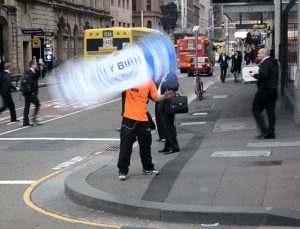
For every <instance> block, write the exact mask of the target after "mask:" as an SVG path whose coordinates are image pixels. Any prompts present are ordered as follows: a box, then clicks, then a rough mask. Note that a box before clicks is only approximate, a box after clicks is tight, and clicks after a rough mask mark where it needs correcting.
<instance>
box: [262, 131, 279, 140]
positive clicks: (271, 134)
mask: <svg viewBox="0 0 300 229" xmlns="http://www.w3.org/2000/svg"><path fill="white" fill-rule="evenodd" d="M275 138H276V135H275V132H267V133H266V134H265V135H264V139H275Z"/></svg>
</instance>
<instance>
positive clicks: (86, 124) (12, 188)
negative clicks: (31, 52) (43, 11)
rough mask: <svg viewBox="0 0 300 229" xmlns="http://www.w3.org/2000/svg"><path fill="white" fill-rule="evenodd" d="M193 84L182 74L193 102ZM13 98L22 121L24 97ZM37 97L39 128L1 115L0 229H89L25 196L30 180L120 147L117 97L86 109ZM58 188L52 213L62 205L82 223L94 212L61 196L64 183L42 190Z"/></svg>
mask: <svg viewBox="0 0 300 229" xmlns="http://www.w3.org/2000/svg"><path fill="white" fill-rule="evenodd" d="M214 79H215V78H214V77H205V78H203V80H204V82H205V85H209V84H211V82H212V81H213V80H214ZM193 80H194V78H193V77H190V78H188V77H186V76H185V74H181V78H180V82H181V88H182V91H183V93H184V94H185V95H189V97H190V98H191V99H192V98H195V95H194V93H193V89H192V88H193ZM13 98H14V101H15V104H16V110H17V116H18V118H19V119H21V118H22V112H23V102H24V101H23V97H22V96H20V93H19V92H16V93H14V94H13ZM39 98H40V101H41V104H42V106H41V112H40V117H39V120H40V122H41V123H42V124H43V125H41V126H35V127H26V128H23V127H22V120H21V121H20V122H19V123H9V113H8V111H5V112H4V113H3V114H1V116H0V120H1V122H0V142H1V144H0V145H1V146H0V152H1V154H0V156H1V160H0V161H1V162H0V165H1V175H0V192H1V196H2V198H1V200H0V202H1V206H2V211H1V213H2V214H1V215H0V222H1V228H12V229H16V228H24V229H25V228H28V229H29V228H89V226H85V225H80V224H72V223H71V224H70V223H67V222H65V220H60V219H55V218H53V217H51V215H50V214H48V213H47V214H45V213H44V212H43V211H42V209H44V207H46V206H41V208H40V209H39V210H38V211H36V210H34V209H32V208H33V207H32V206H35V203H32V201H31V197H30V196H26V195H25V196H24V200H23V195H24V193H25V191H26V190H27V189H28V187H29V185H30V184H32V183H33V182H35V181H38V180H40V179H41V178H45V177H47V176H49V175H52V174H53V173H56V172H60V173H63V174H64V173H66V174H67V173H68V169H70V168H75V167H77V166H79V167H80V166H81V165H82V166H85V164H86V163H88V162H89V161H92V160H91V159H93V158H95V157H97V158H101V155H97V153H98V152H99V151H101V150H103V149H105V148H106V147H108V146H109V145H111V144H118V142H119V134H118V132H117V131H115V128H118V127H119V125H120V120H121V116H120V112H121V102H120V98H116V99H114V100H111V101H108V102H106V103H103V104H98V103H96V102H95V103H94V104H91V105H90V106H87V107H85V106H79V105H78V104H58V103H57V102H55V101H53V100H51V98H50V96H49V94H48V88H47V87H42V88H40V93H39ZM153 105H154V103H152V102H151V103H150V104H149V107H150V108H149V110H150V111H151V113H152V114H154V106H153ZM104 159H105V158H104ZM101 160H102V159H101ZM105 160H107V158H106V159H105ZM63 169H67V170H66V172H65V171H62V170H63ZM54 177H55V176H54ZM51 179H53V178H51ZM57 190H59V195H58V196H55V197H54V199H53V200H51V201H49V203H48V204H49V205H50V206H54V207H53V208H55V209H57V206H60V207H59V209H61V210H62V211H61V212H60V214H66V213H68V214H67V215H72V217H71V218H80V219H82V218H83V219H85V220H88V219H89V218H90V217H92V216H94V217H95V214H98V213H96V212H94V211H90V210H87V209H85V208H83V207H80V206H77V205H75V204H74V203H72V202H70V201H68V200H67V199H66V198H65V196H64V194H63V183H56V184H55V185H54V186H51V187H50V188H49V189H47V190H45V192H48V193H53V194H56V191H57ZM40 198H42V197H40ZM56 198H58V199H56ZM24 201H25V202H27V205H26V203H25V202H24ZM62 203H63V204H62ZM28 204H29V205H30V206H28ZM38 204H39V203H37V205H38ZM61 205H62V206H61ZM47 208H48V206H47ZM64 211H65V212H64ZM54 214H55V212H54ZM60 214H59V215H60ZM83 215H84V216H83ZM111 217H112V216H104V219H103V220H104V222H106V221H107V222H114V223H115V224H117V225H118V220H113V219H111ZM58 218H59V217H58ZM101 218H102V217H101ZM113 218H114V217H113ZM127 220H128V221H129V222H130V221H131V220H130V219H127ZM71 221H72V220H71ZM125 221H126V220H125ZM126 224H127V222H126ZM129 224H130V223H129ZM58 225H59V226H58ZM109 227H110V226H108V228H109Z"/></svg>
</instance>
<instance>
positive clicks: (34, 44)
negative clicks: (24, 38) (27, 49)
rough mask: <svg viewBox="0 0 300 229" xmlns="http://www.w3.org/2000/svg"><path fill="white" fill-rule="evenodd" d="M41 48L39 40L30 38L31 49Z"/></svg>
mask: <svg viewBox="0 0 300 229" xmlns="http://www.w3.org/2000/svg"><path fill="white" fill-rule="evenodd" d="M40 47H41V39H40V38H39V37H33V38H32V48H40Z"/></svg>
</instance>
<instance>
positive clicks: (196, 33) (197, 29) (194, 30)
mask: <svg viewBox="0 0 300 229" xmlns="http://www.w3.org/2000/svg"><path fill="white" fill-rule="evenodd" d="M193 33H195V39H196V57H195V60H196V76H197V75H198V36H199V26H194V27H193Z"/></svg>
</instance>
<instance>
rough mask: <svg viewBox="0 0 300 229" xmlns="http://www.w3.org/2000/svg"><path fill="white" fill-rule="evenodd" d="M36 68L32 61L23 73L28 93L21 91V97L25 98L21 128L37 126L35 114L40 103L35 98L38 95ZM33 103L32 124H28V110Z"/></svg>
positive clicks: (34, 62) (35, 63)
mask: <svg viewBox="0 0 300 229" xmlns="http://www.w3.org/2000/svg"><path fill="white" fill-rule="evenodd" d="M37 68H38V65H37V62H36V61H34V60H32V61H30V63H29V69H28V70H26V71H25V74H24V75H25V76H26V77H27V78H28V84H29V88H30V90H29V91H26V92H25V91H23V96H24V98H25V106H24V114H23V116H24V118H23V126H33V125H39V123H38V122H37V121H36V117H37V114H38V112H39V109H40V101H39V99H38V97H37V95H38V73H37V72H36V69H37ZM31 103H33V104H34V106H35V110H34V113H33V118H32V124H30V123H29V117H28V115H29V109H30V104H31Z"/></svg>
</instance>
